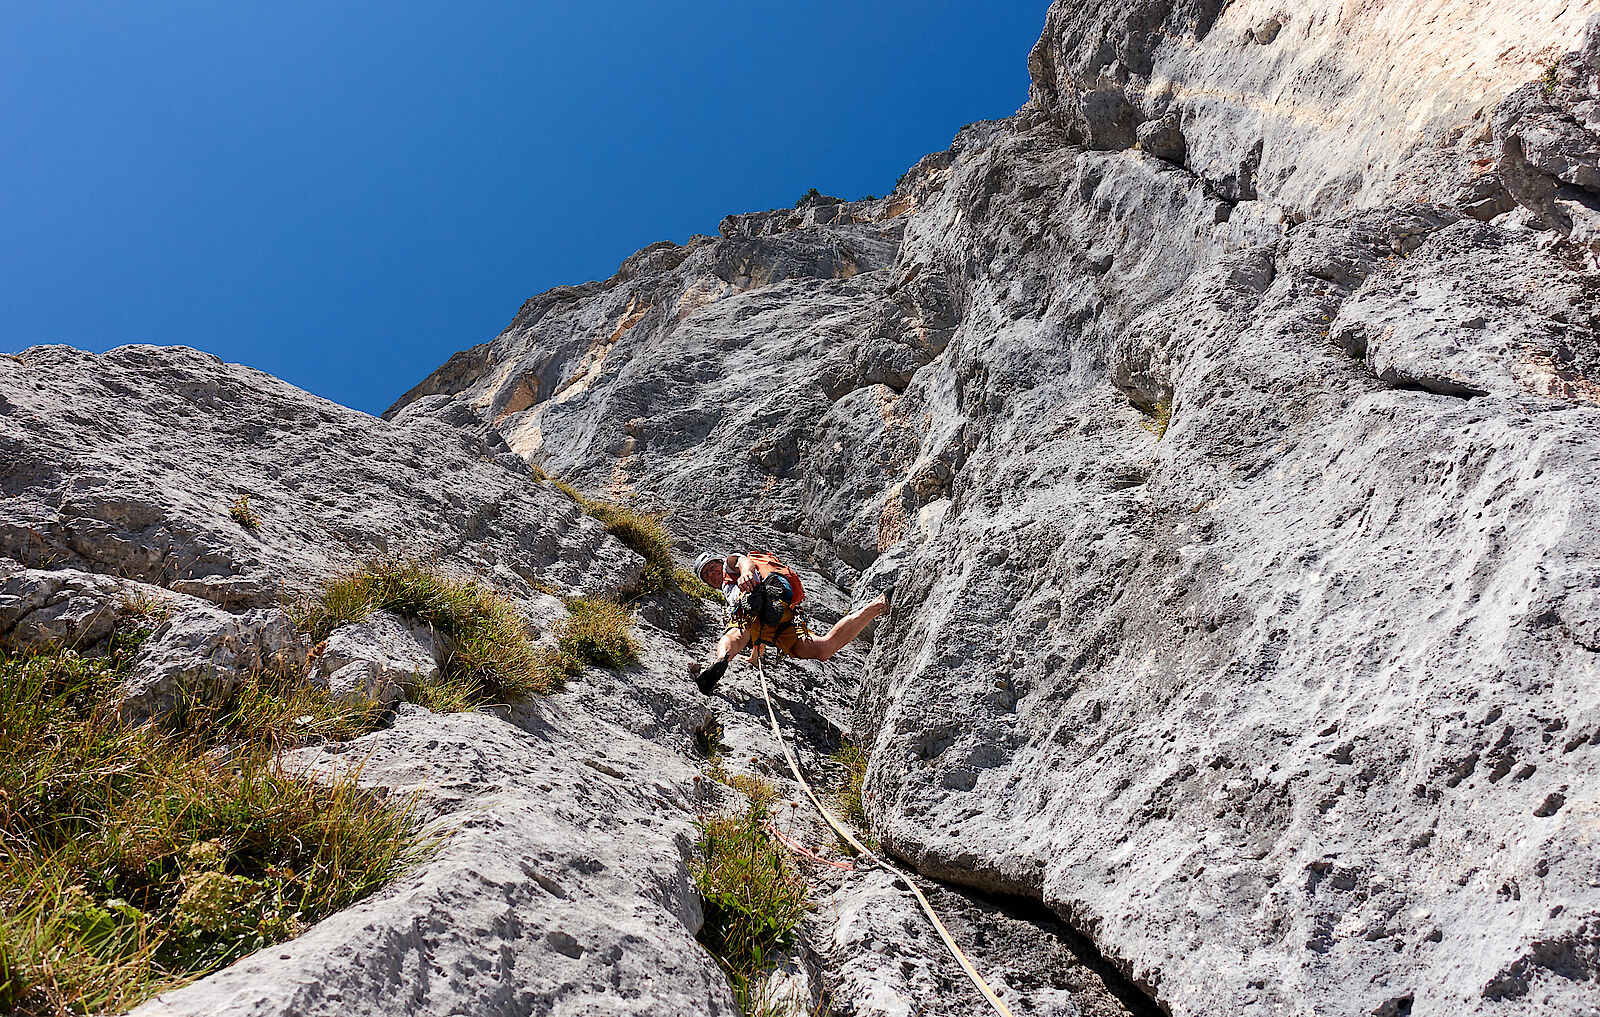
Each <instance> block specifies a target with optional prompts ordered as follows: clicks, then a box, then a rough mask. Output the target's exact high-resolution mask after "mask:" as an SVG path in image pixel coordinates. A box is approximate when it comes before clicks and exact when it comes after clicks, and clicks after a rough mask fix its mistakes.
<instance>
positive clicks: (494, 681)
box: [296, 558, 570, 704]
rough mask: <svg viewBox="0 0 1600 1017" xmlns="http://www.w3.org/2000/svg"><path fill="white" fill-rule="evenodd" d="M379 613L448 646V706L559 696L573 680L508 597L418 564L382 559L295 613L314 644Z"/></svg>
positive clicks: (445, 693) (334, 584)
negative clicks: (417, 625)
mask: <svg viewBox="0 0 1600 1017" xmlns="http://www.w3.org/2000/svg"><path fill="white" fill-rule="evenodd" d="M378 610H386V611H393V612H394V613H395V614H398V615H402V616H403V617H406V618H409V619H411V620H413V621H417V622H421V623H423V624H426V625H428V626H429V627H431V628H432V629H433V631H434V633H435V634H436V635H437V636H438V637H440V638H442V639H443V640H444V645H445V646H446V647H447V649H448V654H449V655H448V658H447V659H446V661H445V664H444V667H443V668H442V669H441V670H442V677H441V679H440V682H442V683H444V684H446V685H448V686H449V688H447V689H442V690H440V694H441V695H442V696H443V697H444V699H445V700H458V701H462V702H466V701H473V702H474V703H476V704H481V703H484V702H506V701H509V700H511V699H520V698H526V697H527V696H531V695H537V694H541V693H548V692H552V691H554V690H555V689H557V688H559V687H560V685H561V682H562V680H563V679H564V678H565V677H566V676H567V674H569V673H570V672H569V671H567V670H566V669H564V668H561V667H557V666H554V664H555V662H554V661H552V659H551V658H550V656H549V655H548V654H545V653H541V652H540V651H539V650H538V649H537V648H536V647H535V646H534V645H533V643H532V642H531V641H530V640H529V639H528V632H527V629H526V627H525V626H524V625H523V621H522V616H521V615H520V614H519V613H518V611H517V607H516V605H515V604H513V603H512V602H511V601H510V600H509V599H507V598H506V597H505V596H503V595H501V594H499V593H497V592H495V591H494V590H492V589H490V588H489V587H487V586H484V585H483V584H481V583H479V582H478V581H477V580H475V579H460V578H456V577H453V576H450V575H447V574H445V573H444V572H443V571H442V570H441V569H440V568H439V567H438V566H437V565H435V564H430V563H427V562H422V561H418V560H416V559H410V558H406V559H390V558H383V559H378V560H376V561H373V562H369V563H367V564H366V565H363V566H361V567H360V568H358V569H355V570H354V571H351V572H347V573H345V574H343V575H341V576H338V577H336V578H334V579H333V580H331V581H330V582H329V583H328V584H327V586H326V587H324V589H323V591H322V593H321V595H320V596H318V597H315V598H311V599H308V600H305V601H302V602H301V603H300V604H299V605H297V609H296V614H297V618H296V621H297V622H298V623H299V624H300V626H301V627H302V628H304V629H305V630H306V631H308V632H310V633H311V635H312V638H314V639H326V638H327V637H328V634H329V633H331V632H332V631H333V630H334V629H336V628H338V627H339V626H340V625H347V624H350V623H353V622H360V621H365V620H366V619H367V618H368V617H370V616H371V615H372V613H373V612H374V611H378Z"/></svg>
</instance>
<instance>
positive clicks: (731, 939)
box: [692, 777, 806, 1014]
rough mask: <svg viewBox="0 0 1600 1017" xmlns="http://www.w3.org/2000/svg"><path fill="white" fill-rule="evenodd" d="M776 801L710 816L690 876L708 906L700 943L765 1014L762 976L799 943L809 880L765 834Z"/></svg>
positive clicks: (749, 1007) (703, 822)
mask: <svg viewBox="0 0 1600 1017" xmlns="http://www.w3.org/2000/svg"><path fill="white" fill-rule="evenodd" d="M739 779H740V778H737V777H736V778H734V780H736V781H737V780H739ZM763 783H764V782H763ZM772 796H774V797H775V796H776V791H773V795H772ZM771 800H772V799H771V797H766V798H765V799H764V800H763V799H760V798H757V797H756V796H754V795H752V796H751V801H750V804H749V807H748V808H747V809H746V810H745V811H744V812H743V813H742V814H738V815H731V816H730V815H719V814H708V815H705V816H702V817H700V819H699V820H698V822H697V824H696V825H697V826H698V827H699V829H700V840H699V858H697V859H696V861H695V862H694V864H693V866H692V870H693V873H694V881H695V886H696V888H698V889H699V891H700V896H701V898H703V900H704V901H705V925H704V926H702V927H701V930H700V935H699V937H698V938H699V940H700V943H701V944H702V945H703V946H705V948H706V949H707V950H708V951H709V952H710V953H711V955H712V956H713V957H715V958H716V959H717V962H718V963H719V964H720V965H721V966H722V968H723V970H724V971H725V972H727V975H728V980H729V981H730V982H731V983H732V984H733V989H734V993H735V995H736V996H737V997H738V1000H739V1005H740V1007H741V1008H742V1009H743V1010H744V1012H745V1013H747V1014H753V1013H757V1012H759V1010H760V1008H761V1006H762V998H761V997H762V993H761V992H760V988H759V985H758V982H757V980H758V977H759V976H760V975H761V974H762V972H763V971H765V970H766V968H767V967H768V966H769V964H770V963H771V960H772V957H773V955H774V954H775V953H776V952H777V951H779V950H781V949H783V948H784V947H787V946H789V945H791V944H792V943H793V942H794V930H795V927H796V926H798V925H799V924H800V920H801V919H802V918H803V917H805V910H806V882H805V879H804V877H802V876H801V875H800V873H799V872H798V871H796V869H795V867H794V864H793V863H792V862H791V861H790V860H789V856H788V855H787V853H785V852H784V851H782V850H781V849H780V848H779V847H778V846H777V845H775V844H774V843H773V842H772V841H771V839H769V837H768V835H767V831H766V823H767V804H768V803H770V801H771Z"/></svg>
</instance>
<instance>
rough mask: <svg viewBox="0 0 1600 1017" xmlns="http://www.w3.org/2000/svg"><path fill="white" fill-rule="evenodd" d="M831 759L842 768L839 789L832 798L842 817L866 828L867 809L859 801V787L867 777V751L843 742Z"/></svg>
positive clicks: (858, 827)
mask: <svg viewBox="0 0 1600 1017" xmlns="http://www.w3.org/2000/svg"><path fill="white" fill-rule="evenodd" d="M832 758H833V761H834V762H835V763H837V764H839V767H840V769H841V770H843V776H842V777H841V779H840V781H839V789H838V790H837V791H835V792H834V798H835V800H837V801H838V803H839V810H840V811H841V812H843V813H844V818H845V819H846V820H848V821H849V823H850V824H851V825H852V826H854V827H855V828H856V829H858V830H865V829H866V828H867V810H866V808H865V806H864V805H863V804H862V801H861V788H862V785H863V783H864V782H865V781H866V778H867V751H866V750H865V749H863V748H862V747H861V746H859V745H852V744H850V743H849V742H845V743H844V744H843V745H840V746H839V751H838V752H835V753H834V754H833V757H832Z"/></svg>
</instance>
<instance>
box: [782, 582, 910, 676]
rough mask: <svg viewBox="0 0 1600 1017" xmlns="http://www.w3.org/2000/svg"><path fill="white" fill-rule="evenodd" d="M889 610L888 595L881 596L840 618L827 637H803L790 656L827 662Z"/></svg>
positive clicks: (795, 643)
mask: <svg viewBox="0 0 1600 1017" xmlns="http://www.w3.org/2000/svg"><path fill="white" fill-rule="evenodd" d="M888 608H889V596H888V594H879V596H878V599H877V600H874V601H873V602H872V603H870V604H865V605H863V606H861V607H859V608H857V609H855V610H854V611H851V612H850V613H849V614H847V615H845V616H844V617H843V618H840V619H839V621H838V624H836V625H834V627H833V628H831V629H829V630H828V634H827V635H825V636H820V637H819V636H802V637H801V638H799V639H796V640H795V641H794V648H793V649H791V650H790V651H789V656H791V657H798V658H800V659H801V660H827V659H828V658H829V657H832V656H833V655H834V654H835V653H838V652H839V651H840V650H842V649H844V648H845V646H846V644H848V643H849V642H850V640H852V639H854V638H855V637H856V636H859V635H860V634H861V630H862V629H864V628H866V627H867V626H868V625H870V624H871V623H872V620H873V619H874V618H876V617H878V615H880V614H882V613H883V612H884V611H886V610H888Z"/></svg>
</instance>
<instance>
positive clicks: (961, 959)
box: [756, 657, 1014, 1017]
mask: <svg viewBox="0 0 1600 1017" xmlns="http://www.w3.org/2000/svg"><path fill="white" fill-rule="evenodd" d="M756 673H757V674H759V675H761V695H762V697H763V698H764V699H766V701H767V718H768V719H769V720H771V721H772V733H773V735H774V736H776V737H777V739H778V744H779V745H781V746H783V757H784V759H786V760H788V762H789V772H790V773H792V774H794V779H795V781H796V782H797V783H798V784H799V785H800V787H801V789H802V790H804V791H805V793H806V797H807V798H809V799H811V804H812V805H815V806H816V807H817V811H818V812H819V813H821V814H822V818H823V819H824V820H826V821H827V823H828V825H829V826H831V827H833V832H834V833H837V834H838V835H839V836H840V837H842V838H844V841H845V843H847V844H849V845H850V846H851V847H852V848H854V849H855V851H856V852H857V853H858V854H859V855H860V856H861V857H862V858H863V859H865V860H866V861H867V862H869V863H870V864H869V865H867V866H860V865H857V866H852V867H853V868H856V869H860V868H880V869H883V870H884V871H885V872H887V873H889V874H890V875H892V876H894V877H895V878H897V879H900V880H903V881H904V882H905V884H906V886H908V887H910V888H911V892H912V893H913V894H915V895H916V898H917V903H919V904H921V905H922V910H923V911H925V912H927V915H928V920H929V921H930V922H932V923H933V927H934V930H935V931H937V932H938V933H939V937H940V938H941V939H943V940H944V945H945V946H946V947H948V948H949V949H950V955H951V956H952V957H954V958H955V959H956V963H958V964H960V965H961V969H962V970H963V971H965V972H966V973H967V977H968V978H970V979H972V984H973V985H976V986H977V987H978V991H979V992H981V993H983V996H984V998H985V999H987V1000H988V1001H989V1002H990V1004H991V1005H993V1007H994V1008H995V1010H997V1011H999V1013H1000V1014H1001V1015H1002V1017H1014V1015H1013V1014H1012V1013H1011V1010H1010V1009H1009V1008H1008V1007H1007V1006H1006V1005H1005V1004H1004V1003H1002V1002H1001V1001H1000V997H999V996H997V995H995V992H994V990H993V989H991V988H990V987H989V983H988V982H986V981H984V980H983V976H982V975H980V974H978V969H977V968H975V967H973V966H972V961H970V960H968V959H967V955H966V954H965V953H964V952H962V950H961V947H959V946H957V945H956V941H955V937H954V936H952V935H950V930H949V929H947V928H945V925H944V922H942V921H940V920H939V915H938V914H937V913H936V912H935V911H934V910H933V905H932V904H930V903H928V898H927V897H926V896H925V895H924V894H923V892H922V890H921V889H920V888H919V887H918V886H917V884H916V882H915V881H914V880H913V879H912V878H911V877H910V876H908V875H907V874H905V873H904V872H901V871H900V870H899V869H897V868H895V867H894V866H893V865H890V864H889V863H888V862H887V861H885V860H884V859H882V858H879V857H878V856H877V855H875V854H873V853H872V852H871V851H868V850H867V847H866V845H865V844H862V843H861V841H859V840H857V839H856V835H855V834H854V833H852V832H850V828H849V827H847V826H845V824H844V823H843V822H842V821H841V820H840V819H839V817H838V816H835V815H834V814H833V812H832V811H831V810H830V809H829V808H828V807H827V806H826V805H823V804H822V801H821V800H820V799H818V798H817V793H816V792H815V791H813V790H811V785H810V784H809V783H807V782H806V778H805V775H804V774H802V773H801V772H800V763H799V761H798V760H796V759H795V755H794V752H793V750H791V749H790V748H789V742H788V739H786V738H784V737H783V729H782V727H780V726H779V724H778V711H777V710H775V709H773V706H772V689H771V687H770V686H769V685H768V684H767V669H766V665H765V664H763V663H762V660H761V658H760V657H757V658H756ZM773 832H774V833H776V832H777V831H775V830H774V831H773ZM779 839H781V840H784V841H785V843H787V842H788V839H787V838H785V837H782V836H781V835H780V838H779ZM809 853H810V852H807V854H809ZM829 864H834V863H831V862H830V863H829Z"/></svg>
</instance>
